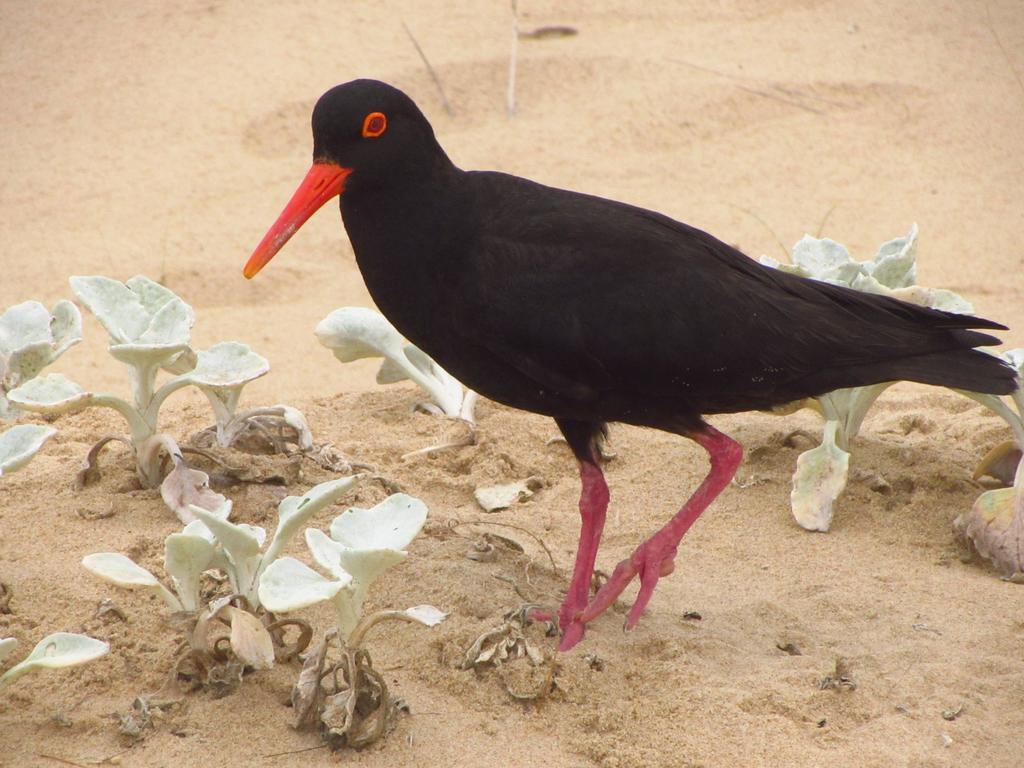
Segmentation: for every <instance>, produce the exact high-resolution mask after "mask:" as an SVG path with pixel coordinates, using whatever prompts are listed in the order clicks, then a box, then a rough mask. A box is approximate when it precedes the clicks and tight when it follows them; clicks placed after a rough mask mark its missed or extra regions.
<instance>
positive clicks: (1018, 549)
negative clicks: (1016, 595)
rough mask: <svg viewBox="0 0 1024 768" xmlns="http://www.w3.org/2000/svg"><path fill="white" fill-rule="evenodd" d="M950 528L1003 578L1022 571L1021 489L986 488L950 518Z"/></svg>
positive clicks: (1023, 502)
mask: <svg viewBox="0 0 1024 768" xmlns="http://www.w3.org/2000/svg"><path fill="white" fill-rule="evenodd" d="M953 532H954V534H955V535H956V536H957V537H959V538H960V539H961V540H963V541H965V542H966V543H968V544H969V545H973V547H974V549H975V550H977V552H978V554H980V555H981V556H982V557H984V558H987V559H988V560H991V561H992V564H993V565H995V567H996V568H997V569H998V570H999V572H1000V573H1001V574H1002V575H1003V576H1004V577H1006V578H1013V577H1014V576H1016V575H1017V574H1021V573H1022V572H1024V491H1021V490H1019V489H1017V488H997V489H995V490H992V491H985V493H983V494H981V496H979V497H978V500H977V501H975V502H974V506H973V507H972V508H971V511H970V512H968V513H966V514H963V515H959V516H958V517H957V518H956V520H954V521H953Z"/></svg>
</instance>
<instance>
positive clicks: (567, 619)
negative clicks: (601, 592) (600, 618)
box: [558, 587, 589, 651]
mask: <svg viewBox="0 0 1024 768" xmlns="http://www.w3.org/2000/svg"><path fill="white" fill-rule="evenodd" d="M588 598H589V594H588V593H587V592H585V591H584V592H580V591H579V590H576V589H573V588H572V587H570V588H569V594H567V595H566V596H565V602H563V603H562V607H561V608H559V609H558V626H559V628H561V630H562V640H561V642H560V643H559V644H558V650H560V651H568V650H569V649H570V648H572V647H573V646H574V645H576V643H578V642H579V641H580V640H582V639H583V632H584V630H585V629H586V627H584V623H583V622H581V621H580V620H579V619H578V617H579V615H580V614H581V613H582V612H583V611H585V610H586V609H587V599H588Z"/></svg>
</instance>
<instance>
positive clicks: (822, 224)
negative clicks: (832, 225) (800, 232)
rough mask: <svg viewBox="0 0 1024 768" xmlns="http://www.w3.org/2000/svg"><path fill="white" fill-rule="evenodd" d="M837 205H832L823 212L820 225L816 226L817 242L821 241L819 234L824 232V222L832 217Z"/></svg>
mask: <svg viewBox="0 0 1024 768" xmlns="http://www.w3.org/2000/svg"><path fill="white" fill-rule="evenodd" d="M838 205H839V203H833V204H832V207H831V208H829V209H828V210H827V211H825V215H824V216H822V217H821V223H820V224H819V225H818V233H817V234H816V235H815V237H816V238H818V239H819V240H820V239H821V233H822V232H824V231H825V222H826V221H828V217H829V216H831V215H832V211H834V210H835V209H836V206H838Z"/></svg>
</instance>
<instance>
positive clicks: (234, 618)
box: [231, 608, 274, 669]
mask: <svg viewBox="0 0 1024 768" xmlns="http://www.w3.org/2000/svg"><path fill="white" fill-rule="evenodd" d="M231 649H232V650H233V651H234V652H235V655H236V656H237V657H238V658H239V659H240V660H242V661H243V662H245V663H246V664H247V665H248V666H250V667H252V668H253V669H270V668H271V667H273V666H274V640H273V638H271V636H270V633H269V632H267V628H266V627H264V626H263V623H262V622H261V621H260V620H259V619H257V618H256V617H255V616H253V615H252V614H251V613H249V612H248V611H243V610H241V609H240V608H234V609H232V610H231Z"/></svg>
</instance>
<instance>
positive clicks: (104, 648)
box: [0, 632, 110, 688]
mask: <svg viewBox="0 0 1024 768" xmlns="http://www.w3.org/2000/svg"><path fill="white" fill-rule="evenodd" d="M17 644H18V641H17V640H15V639H14V638H12V637H9V638H4V639H2V640H0V662H2V661H3V660H4V658H5V657H6V656H8V655H9V654H10V653H11V652H12V651H13V650H14V648H15V647H16V646H17ZM109 650H110V646H109V645H108V644H107V643H105V642H103V641H102V640H96V639H95V638H92V637H87V636H86V635H75V634H72V633H70V632H55V633H54V634H52V635H47V636H46V637H44V638H43V639H42V640H40V641H39V642H38V643H37V644H36V647H35V648H33V649H32V652H31V653H29V655H28V656H26V657H25V658H24V659H22V661H21V662H20V663H18V664H15V665H14V666H13V667H11V668H10V669H8V670H7V671H6V672H4V674H3V675H0V688H3V687H4V686H5V685H8V684H9V683H13V682H14V681H15V680H17V679H18V678H19V677H21V676H22V675H26V674H28V673H29V672H35V671H38V670H41V669H60V668H63V667H75V666H78V665H80V664H87V663H88V662H90V661H95V660H96V659H98V658H100V657H101V656H103V655H105V654H106V653H107V652H108V651H109Z"/></svg>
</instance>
